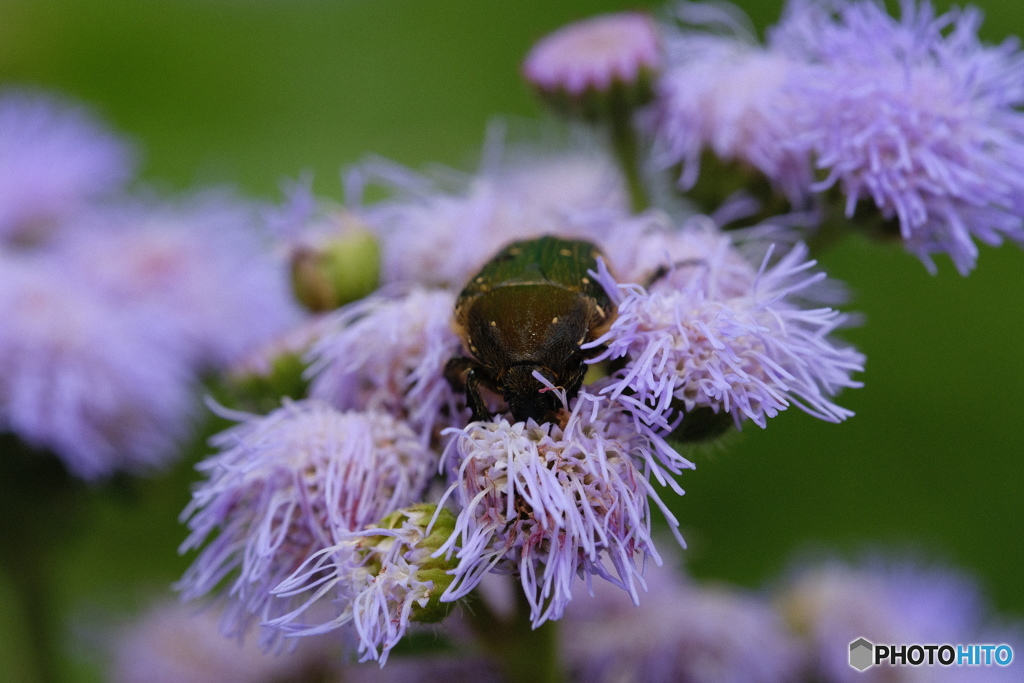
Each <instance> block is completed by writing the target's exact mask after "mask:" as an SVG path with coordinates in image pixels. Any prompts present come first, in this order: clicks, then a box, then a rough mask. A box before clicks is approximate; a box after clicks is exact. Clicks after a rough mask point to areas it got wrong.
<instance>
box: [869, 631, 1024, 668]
mask: <svg viewBox="0 0 1024 683" xmlns="http://www.w3.org/2000/svg"><path fill="white" fill-rule="evenodd" d="M1011 662H1013V648H1012V647H1010V646H1009V645H1006V644H1002V645H991V644H971V645H949V644H944V645H918V644H914V645H875V644H874V643H872V642H871V641H870V640H868V639H867V638H858V639H857V640H855V641H853V642H852V643H850V666H852V667H853V668H854V669H856V670H857V671H864V670H865V669H867V668H869V667H872V666H875V665H876V664H889V665H890V666H921V665H925V666H936V665H938V666H1009V665H1010V663H1011Z"/></svg>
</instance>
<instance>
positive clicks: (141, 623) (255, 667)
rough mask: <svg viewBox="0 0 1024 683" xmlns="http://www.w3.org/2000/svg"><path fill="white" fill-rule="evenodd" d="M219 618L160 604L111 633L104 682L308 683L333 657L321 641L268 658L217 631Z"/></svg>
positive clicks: (313, 640)
mask: <svg viewBox="0 0 1024 683" xmlns="http://www.w3.org/2000/svg"><path fill="white" fill-rule="evenodd" d="M217 621H218V616H217V613H216V612H214V611H212V610H204V611H202V612H197V611H196V609H195V608H194V607H189V606H186V605H182V604H180V603H159V604H157V605H155V606H153V607H152V608H151V609H150V610H148V611H147V612H146V613H145V614H143V615H142V616H141V617H139V618H138V619H136V620H135V621H133V622H132V623H129V624H124V625H123V626H121V627H120V628H118V629H117V631H116V632H115V633H112V634H111V636H112V638H111V641H112V642H110V643H109V645H108V648H109V649H110V650H111V654H112V657H111V661H110V664H109V666H108V668H107V677H108V678H107V680H109V681H112V682H113V683H275V682H278V681H285V680H289V681H291V680H306V678H305V677H306V676H309V675H310V674H311V673H312V672H314V671H316V672H319V671H322V670H323V669H325V668H327V666H328V662H330V661H331V660H332V659H333V658H335V657H336V655H335V653H334V652H332V647H331V646H332V645H334V643H332V642H330V641H329V640H328V639H325V638H306V639H303V641H302V642H301V643H299V644H298V647H297V648H296V649H295V650H294V651H292V652H287V653H281V654H277V655H274V654H268V653H266V652H263V651H262V650H260V649H259V648H258V647H256V646H255V645H253V644H252V643H245V644H242V643H239V642H238V641H237V640H236V639H228V638H225V637H224V636H222V635H221V634H220V633H218V632H217Z"/></svg>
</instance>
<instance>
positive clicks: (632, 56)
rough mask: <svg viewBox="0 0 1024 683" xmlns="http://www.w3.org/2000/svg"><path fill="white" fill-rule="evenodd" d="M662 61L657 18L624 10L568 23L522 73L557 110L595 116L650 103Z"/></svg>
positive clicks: (548, 39) (530, 56) (539, 48)
mask: <svg viewBox="0 0 1024 683" xmlns="http://www.w3.org/2000/svg"><path fill="white" fill-rule="evenodd" d="M661 61H662V59H661V45H660V39H659V37H658V31H657V27H656V26H655V24H654V21H653V20H652V19H651V18H650V17H649V16H647V15H646V14H641V13H638V12H624V13H620V14H606V15H602V16H597V17H593V18H590V19H586V20H584V21H579V22H576V23H573V24H569V25H568V26H565V27H563V28H561V29H559V30H557V31H555V32H554V33H552V34H550V35H548V36H547V37H545V38H543V39H542V40H541V41H540V42H538V43H537V44H536V45H535V46H534V47H533V49H532V50H530V53H529V54H528V55H527V57H526V60H525V61H524V62H523V75H524V77H525V78H526V80H527V81H528V82H529V83H530V84H532V85H533V86H534V87H535V88H537V90H538V91H539V92H540V94H541V96H542V97H543V98H544V99H545V100H546V101H547V102H548V103H549V104H551V105H553V106H554V107H555V109H557V110H559V111H562V112H563V113H566V114H570V115H577V116H583V117H584V118H590V119H597V118H605V117H606V116H605V115H606V114H607V113H609V112H613V113H615V112H622V111H629V110H631V109H633V108H635V107H638V106H641V105H643V104H646V103H647V102H649V101H650V100H651V98H652V97H653V87H652V83H653V81H654V77H655V76H656V74H657V72H658V71H659V70H660V68H661Z"/></svg>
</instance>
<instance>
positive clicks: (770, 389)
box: [592, 238, 864, 427]
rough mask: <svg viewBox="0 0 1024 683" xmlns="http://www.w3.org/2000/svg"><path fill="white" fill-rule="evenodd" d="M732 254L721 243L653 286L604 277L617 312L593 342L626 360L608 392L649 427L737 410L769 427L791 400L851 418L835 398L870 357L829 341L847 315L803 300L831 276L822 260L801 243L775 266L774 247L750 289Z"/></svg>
mask: <svg viewBox="0 0 1024 683" xmlns="http://www.w3.org/2000/svg"><path fill="white" fill-rule="evenodd" d="M681 239H682V238H681ZM713 244H714V241H711V242H710V243H709V246H713ZM724 250H725V245H724V244H723V243H721V242H719V246H718V248H717V249H713V250H712V251H710V252H709V253H708V256H707V258H694V259H692V260H687V261H684V262H680V263H678V264H677V265H675V266H674V267H673V268H672V270H671V271H670V273H669V275H668V276H667V278H666V281H665V282H656V283H654V284H653V285H652V286H651V287H650V288H648V289H645V288H644V287H641V286H639V285H635V284H627V285H619V284H617V283H616V282H615V281H614V280H613V279H612V278H611V277H610V275H609V274H608V272H607V271H606V270H605V271H603V272H602V273H601V274H600V278H601V281H602V283H603V284H604V286H605V288H606V289H607V290H608V292H609V294H610V295H611V296H612V298H613V300H615V301H616V302H617V304H618V312H619V315H618V318H617V319H616V320H615V322H614V323H613V324H612V326H611V329H610V330H609V331H608V333H607V334H605V335H604V336H603V337H601V338H599V339H597V340H595V341H594V342H592V344H593V345H595V346H599V345H607V348H606V349H605V350H604V351H603V352H602V353H601V354H600V355H598V356H597V357H596V358H595V359H594V362H597V361H600V360H605V359H615V358H622V357H625V358H626V359H627V362H626V367H625V368H624V369H623V370H621V371H620V372H618V373H617V374H616V375H614V376H613V379H612V381H611V382H610V383H608V384H607V385H605V386H604V387H603V389H602V391H603V392H604V393H607V394H608V395H609V396H610V397H612V398H614V399H619V400H623V401H626V402H628V404H629V405H630V406H632V409H633V410H635V411H637V412H638V413H639V414H640V415H641V416H642V417H643V418H644V420H645V421H646V422H648V423H649V424H657V423H658V422H659V421H662V420H664V419H665V416H667V415H668V414H670V413H671V411H672V410H673V409H677V408H682V410H683V412H684V415H685V413H687V412H690V411H692V410H694V409H696V408H711V409H712V410H713V411H714V412H715V413H719V412H725V413H729V414H731V415H732V416H733V419H734V420H735V422H736V425H737V427H739V426H740V424H741V423H742V422H743V421H744V420H747V419H749V420H752V421H753V422H754V423H755V424H757V425H758V426H760V427H764V426H765V425H766V420H767V418H769V417H774V416H775V415H776V414H777V413H778V412H779V411H781V410H785V409H786V408H787V407H789V405H790V404H795V405H797V406H798V407H800V408H801V409H803V410H804V411H806V412H807V413H809V414H811V415H813V416H815V417H818V418H821V419H823V420H828V421H830V422H839V421H841V420H843V419H845V418H847V417H849V416H850V415H852V413H851V412H850V411H848V410H846V409H845V408H841V407H840V406H838V405H836V404H835V403H833V402H832V401H831V400H830V398H829V397H831V396H833V395H835V394H836V393H837V392H838V391H839V390H841V389H842V388H844V387H857V386H860V383H859V382H856V381H854V380H853V379H851V377H850V376H851V374H852V373H854V372H859V371H862V370H863V364H864V356H863V355H862V354H860V353H858V352H857V351H855V350H853V349H851V348H847V347H843V346H839V345H837V344H836V343H835V342H834V341H833V340H832V339H831V338H830V337H829V335H830V333H831V332H832V331H833V330H835V329H836V328H837V327H838V326H840V325H842V324H843V323H844V322H845V320H846V316H844V315H843V314H842V313H839V312H838V311H835V310H832V309H830V308H815V309H806V308H802V307H801V306H800V305H799V303H800V297H801V296H808V290H809V289H813V286H814V285H815V284H816V283H818V282H820V281H821V280H822V279H824V277H825V276H824V274H817V275H814V274H808V271H809V269H811V268H813V267H814V265H815V262H814V261H805V260H804V259H805V258H806V255H807V249H806V248H805V247H804V246H803V245H798V246H797V247H795V248H794V249H792V250H791V251H790V252H789V253H788V254H786V255H785V256H784V257H783V258H782V259H780V260H779V262H778V263H776V264H775V265H773V266H771V267H768V262H769V258H770V256H771V252H770V251H769V254H768V255H767V256H766V257H765V259H764V261H763V263H762V265H761V268H760V270H759V271H757V272H756V274H755V273H753V272H751V273H750V274H749V287H748V288H747V289H746V290H745V291H738V288H737V285H742V284H743V279H742V278H741V277H736V275H737V268H738V263H737V261H736V259H734V258H729V257H727V256H726V255H725V252H724ZM684 419H685V417H684Z"/></svg>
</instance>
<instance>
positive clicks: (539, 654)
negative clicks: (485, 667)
mask: <svg viewBox="0 0 1024 683" xmlns="http://www.w3.org/2000/svg"><path fill="white" fill-rule="evenodd" d="M514 589H515V595H516V609H515V612H514V613H513V614H512V615H510V616H509V617H508V618H502V617H500V616H498V614H497V613H495V612H494V610H492V609H491V607H490V605H488V604H487V602H486V601H485V600H484V599H483V597H482V596H480V595H479V593H476V594H475V595H476V597H475V599H473V601H472V602H471V603H470V604H469V606H468V609H467V610H466V611H467V612H468V613H469V621H470V624H471V625H472V627H473V631H474V633H476V635H477V638H478V639H479V641H480V644H481V645H482V646H483V648H484V650H486V651H487V653H488V654H490V655H491V656H492V657H494V658H495V659H496V660H498V661H499V662H501V665H502V668H503V669H504V672H505V676H506V678H507V680H508V681H510V682H511V683H534V682H536V683H562V681H564V680H565V676H564V675H563V672H562V667H561V663H560V662H559V658H558V637H557V636H558V631H557V624H556V623H555V622H553V621H547V622H545V623H544V624H543V625H542V626H540V627H539V628H537V629H534V628H532V626H531V624H530V605H529V603H528V602H527V601H526V596H525V595H524V594H523V591H522V588H521V586H519V585H518V583H517V584H516V585H515V586H514Z"/></svg>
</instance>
